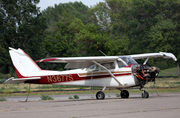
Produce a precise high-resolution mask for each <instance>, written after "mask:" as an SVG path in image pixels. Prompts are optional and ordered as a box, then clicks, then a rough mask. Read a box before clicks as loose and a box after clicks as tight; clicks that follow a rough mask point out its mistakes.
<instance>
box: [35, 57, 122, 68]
mask: <svg viewBox="0 0 180 118" xmlns="http://www.w3.org/2000/svg"><path fill="white" fill-rule="evenodd" d="M118 58H119V57H118V56H96V57H66V58H59V57H53V58H46V59H41V60H37V61H36V62H55V63H67V65H66V66H65V68H88V67H89V66H90V65H91V64H93V61H96V62H101V63H102V62H108V61H115V60H117V59H118Z"/></svg>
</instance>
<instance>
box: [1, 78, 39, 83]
mask: <svg viewBox="0 0 180 118" xmlns="http://www.w3.org/2000/svg"><path fill="white" fill-rule="evenodd" d="M38 79H41V77H31V78H21V79H14V77H11V78H9V79H8V80H6V81H5V82H4V83H6V84H19V83H24V81H27V80H38Z"/></svg>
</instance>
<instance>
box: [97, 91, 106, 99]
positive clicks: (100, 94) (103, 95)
mask: <svg viewBox="0 0 180 118" xmlns="http://www.w3.org/2000/svg"><path fill="white" fill-rule="evenodd" d="M104 98H105V94H104V92H102V91H99V92H97V93H96V99H97V100H103V99H104Z"/></svg>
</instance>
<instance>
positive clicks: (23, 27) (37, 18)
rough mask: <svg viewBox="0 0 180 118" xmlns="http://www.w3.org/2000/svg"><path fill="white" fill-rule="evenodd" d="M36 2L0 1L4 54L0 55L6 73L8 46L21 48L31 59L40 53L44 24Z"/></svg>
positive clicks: (0, 30)
mask: <svg viewBox="0 0 180 118" xmlns="http://www.w3.org/2000/svg"><path fill="white" fill-rule="evenodd" d="M38 3H39V0H1V1H0V7H1V8H0V18H1V19H2V21H1V26H0V37H1V38H0V42H1V47H2V49H4V51H3V52H4V54H3V56H1V57H0V60H1V61H2V62H1V65H3V66H2V67H1V71H2V72H4V73H8V72H9V67H10V66H11V65H12V64H11V60H10V57H9V53H8V47H13V48H22V49H23V50H25V51H26V52H27V53H28V54H30V56H31V57H33V59H37V58H38V56H39V54H41V53H42V52H41V49H40V46H39V45H40V42H41V40H42V34H43V31H44V30H45V28H46V24H45V18H43V17H41V13H40V11H39V8H37V7H36V5H37V4H38Z"/></svg>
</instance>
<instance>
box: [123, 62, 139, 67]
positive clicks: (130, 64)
mask: <svg viewBox="0 0 180 118" xmlns="http://www.w3.org/2000/svg"><path fill="white" fill-rule="evenodd" d="M132 65H138V64H137V63H132V64H129V65H127V66H125V68H129V67H131V66H132Z"/></svg>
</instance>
